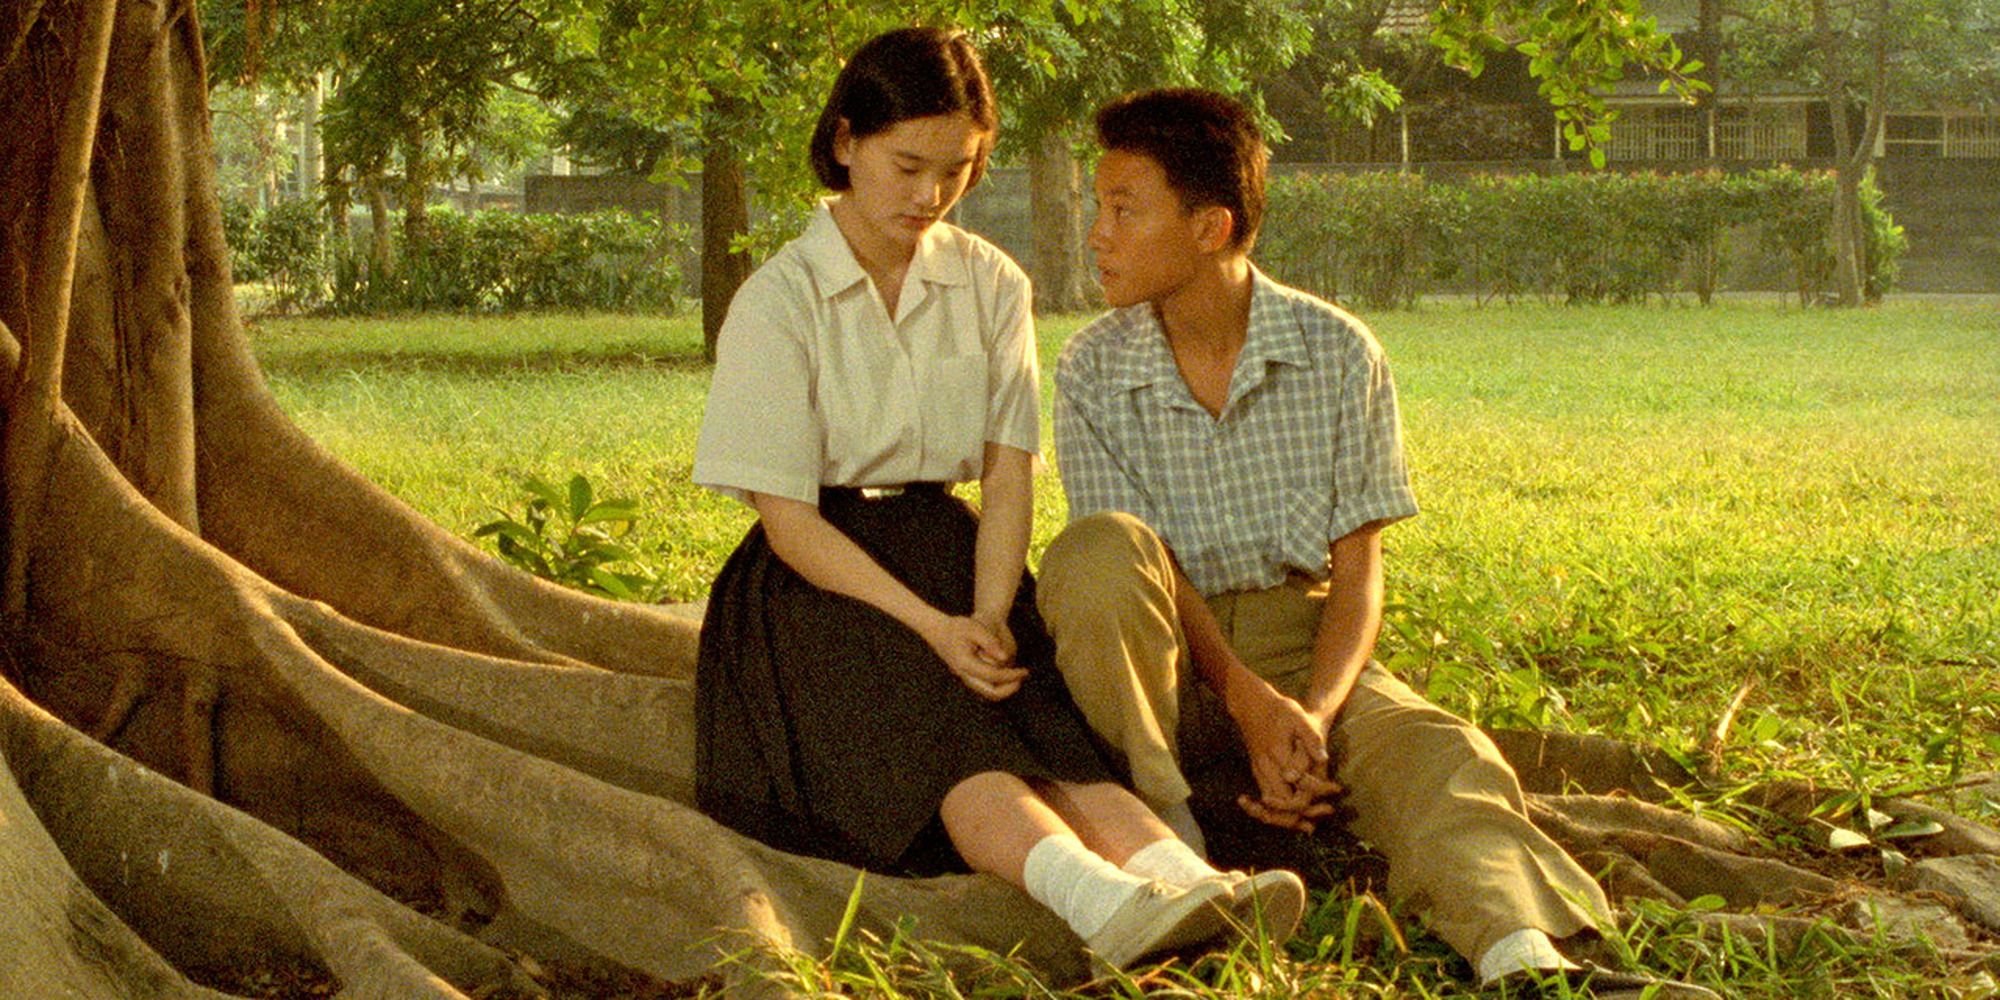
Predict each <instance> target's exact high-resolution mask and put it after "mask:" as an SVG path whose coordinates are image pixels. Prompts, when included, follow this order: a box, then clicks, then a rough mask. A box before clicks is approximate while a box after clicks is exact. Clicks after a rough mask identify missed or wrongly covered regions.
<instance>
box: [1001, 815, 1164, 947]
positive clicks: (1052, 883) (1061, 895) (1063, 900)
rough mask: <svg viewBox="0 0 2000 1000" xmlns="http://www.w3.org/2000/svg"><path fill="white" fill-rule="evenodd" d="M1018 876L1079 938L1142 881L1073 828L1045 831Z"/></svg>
mask: <svg viewBox="0 0 2000 1000" xmlns="http://www.w3.org/2000/svg"><path fill="white" fill-rule="evenodd" d="M1021 882H1022V884H1023V886H1024V887H1025V888H1026V889H1027V890H1028V895H1029V896H1032V897H1034V900H1035V902H1037V903H1040V904H1042V905H1043V906H1046V907H1048V908H1049V909H1051V910H1054V911H1055V913H1056V916H1058V917H1061V918H1063V922H1064V923H1066V924H1069V928H1070V930H1073V931H1075V932H1076V935H1077V936H1078V937H1081V938H1088V937H1090V936H1091V935H1092V934H1095V933H1097V932H1098V931H1099V930H1100V929H1102V928H1103V927H1104V924H1105V922H1106V921H1108V920H1110V919H1111V915H1112V914H1113V913H1116V912H1118V908H1119V907H1120V906H1123V905H1124V904H1125V901H1126V900H1128V899H1130V898H1132V897H1133V896H1134V895H1135V894H1137V893H1138V892H1139V890H1141V889H1144V888H1145V887H1146V884H1147V880H1146V879H1143V878H1140V877H1139V876H1137V875H1128V874H1126V873H1125V872H1122V871H1119V870H1118V866H1117V865H1114V864H1112V863H1111V862H1109V861H1106V860H1104V858H1102V857H1101V856H1099V855H1098V854H1097V853H1096V852H1095V851H1092V850H1091V849H1090V848H1088V847H1085V846H1083V841H1081V840H1078V839H1077V836H1076V834H1073V833H1052V834H1049V835H1048V836H1046V837H1043V838H1042V839H1041V840H1040V841H1038V842H1037V843H1036V844H1035V846H1034V847H1032V848H1030V849H1029V850H1028V860H1027V861H1026V862H1025V863H1024V864H1022V866H1021Z"/></svg>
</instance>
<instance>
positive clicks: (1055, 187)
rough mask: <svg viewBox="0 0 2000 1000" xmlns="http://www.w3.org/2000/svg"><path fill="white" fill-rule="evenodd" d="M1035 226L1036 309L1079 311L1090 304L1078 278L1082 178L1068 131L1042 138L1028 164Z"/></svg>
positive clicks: (1080, 271)
mask: <svg viewBox="0 0 2000 1000" xmlns="http://www.w3.org/2000/svg"><path fill="white" fill-rule="evenodd" d="M1028 191H1029V196H1028V204H1029V214H1030V216H1031V217H1032V221H1033V225H1034V227H1035V271H1034V274H1033V278H1034V281H1035V310H1036V311H1037V312H1040V313H1043V314H1049V313H1065V312H1079V311H1082V310H1083V309H1086V308H1088V307H1089V305H1090V295H1089V292H1088V291H1087V289H1086V283H1085V277H1084V273H1083V253H1084V234H1083V174H1082V171H1081V169H1080V168H1079V166H1078V164H1077V162H1076V154H1075V152H1074V151H1073V150H1072V149H1071V148H1070V135H1069V132H1068V131H1067V130H1060V131H1054V132H1050V133H1049V134H1048V135H1046V136H1044V137H1043V138H1042V141H1041V143H1040V144H1039V145H1038V146H1037V147H1036V148H1035V152H1034V155H1033V156H1031V157H1030V158H1029V160H1028Z"/></svg>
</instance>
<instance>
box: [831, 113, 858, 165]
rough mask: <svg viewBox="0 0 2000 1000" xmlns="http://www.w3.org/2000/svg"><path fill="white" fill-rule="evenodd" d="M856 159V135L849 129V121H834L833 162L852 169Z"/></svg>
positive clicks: (838, 119) (843, 119)
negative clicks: (853, 161)
mask: <svg viewBox="0 0 2000 1000" xmlns="http://www.w3.org/2000/svg"><path fill="white" fill-rule="evenodd" d="M853 159H854V133H853V132H852V131H850V130H849V129H848V127H847V119H845V118H836V119H834V126H833V162H835V163H838V164H840V165H841V166H843V167H851V166H853V165H854V164H853V163H852V162H851V161H852V160H853Z"/></svg>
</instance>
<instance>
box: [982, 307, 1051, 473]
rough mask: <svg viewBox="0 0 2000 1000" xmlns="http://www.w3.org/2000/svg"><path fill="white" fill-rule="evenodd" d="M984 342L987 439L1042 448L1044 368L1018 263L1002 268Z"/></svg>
mask: <svg viewBox="0 0 2000 1000" xmlns="http://www.w3.org/2000/svg"><path fill="white" fill-rule="evenodd" d="M997 298H998V301H997V303H996V308H995V309H994V310H993V312H992V315H993V322H994V325H993V331H992V334H991V336H992V341H991V343H989V344H988V345H987V347H986V356H987V367H986V372H987V376H986V400H987V402H986V440H987V441H988V442H991V443H993V444H1003V445H1007V446H1008V447H1011V448H1019V449H1021V450H1022V451H1025V452H1027V453H1028V454H1030V455H1039V454H1041V451H1042V424H1041V419H1042V412H1041V410H1042V369H1041V360H1040V358H1039V357H1038V355H1037V354H1036V344H1035V318H1034V309H1033V306H1032V305H1031V303H1033V302H1034V293H1033V291H1032V289H1031V286H1030V285H1029V283H1028V276H1027V275H1025V274H1023V273H1021V271H1020V269H1019V268H1015V267H1009V268H1006V269H1004V270H1003V271H1002V272H1001V276H1000V281H999V285H998V289H997Z"/></svg>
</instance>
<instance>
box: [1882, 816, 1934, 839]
mask: <svg viewBox="0 0 2000 1000" xmlns="http://www.w3.org/2000/svg"><path fill="white" fill-rule="evenodd" d="M1943 832H1944V824H1943V823H1940V822H1938V821H1937V820H1934V819H1911V820H1904V821H1903V822H1901V823H1897V824H1896V825H1894V826H1892V827H1890V828H1888V829H1887V830H1883V831H1882V832H1881V833H1878V834H1876V836H1878V837H1881V838H1882V839H1883V840H1901V839H1903V838H1905V837H1929V836H1934V835H1936V834H1940V833H1943Z"/></svg>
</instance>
